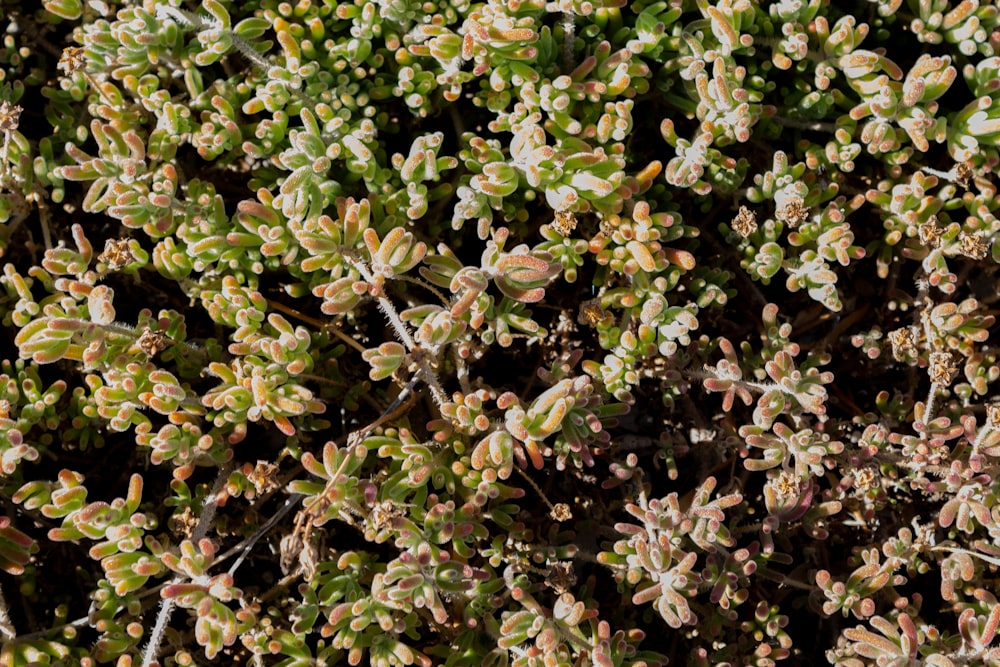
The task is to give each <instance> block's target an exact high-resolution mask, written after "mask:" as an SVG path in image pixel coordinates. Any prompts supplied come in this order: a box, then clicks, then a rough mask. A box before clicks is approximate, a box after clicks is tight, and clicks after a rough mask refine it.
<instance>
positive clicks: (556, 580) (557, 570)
mask: <svg viewBox="0 0 1000 667" xmlns="http://www.w3.org/2000/svg"><path fill="white" fill-rule="evenodd" d="M545 583H546V584H548V585H549V586H550V587H551V588H552V590H554V591H556V592H557V593H559V594H560V595H561V594H563V593H566V592H567V591H569V589H570V588H572V587H573V586H574V585H576V572H574V571H573V563H572V561H556V562H555V563H552V564H551V565H549V571H548V572H547V573H546V579H545Z"/></svg>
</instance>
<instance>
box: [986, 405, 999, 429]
mask: <svg viewBox="0 0 1000 667" xmlns="http://www.w3.org/2000/svg"><path fill="white" fill-rule="evenodd" d="M986 423H987V424H989V425H990V426H991V427H993V428H995V429H1000V401H993V402H991V403H987V404H986Z"/></svg>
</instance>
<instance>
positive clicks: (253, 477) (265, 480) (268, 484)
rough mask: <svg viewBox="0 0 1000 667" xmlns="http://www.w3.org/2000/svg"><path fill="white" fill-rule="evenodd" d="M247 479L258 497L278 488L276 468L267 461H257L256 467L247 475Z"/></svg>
mask: <svg viewBox="0 0 1000 667" xmlns="http://www.w3.org/2000/svg"><path fill="white" fill-rule="evenodd" d="M247 479H248V480H250V482H251V483H252V484H253V485H254V488H255V489H257V494H258V495H263V494H265V493H270V492H271V491H273V490H274V489H276V488H278V486H280V484H279V483H278V466H276V465H275V464H273V463H270V462H269V461H257V465H255V466H254V468H253V470H252V471H251V472H250V474H249V475H247Z"/></svg>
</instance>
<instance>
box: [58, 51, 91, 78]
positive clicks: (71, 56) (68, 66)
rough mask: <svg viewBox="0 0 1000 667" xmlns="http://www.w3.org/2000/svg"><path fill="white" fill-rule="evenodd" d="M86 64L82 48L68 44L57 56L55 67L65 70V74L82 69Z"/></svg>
mask: <svg viewBox="0 0 1000 667" xmlns="http://www.w3.org/2000/svg"><path fill="white" fill-rule="evenodd" d="M86 65H87V58H86V57H85V56H84V51H83V48H82V47H80V46H70V47H68V48H66V49H63V52H62V55H61V56H60V57H59V64H58V65H56V67H58V68H59V69H61V70H62V71H64V72H66V74H67V75H70V74H73V73H74V72H80V71H82V70H83V68H84V67H86Z"/></svg>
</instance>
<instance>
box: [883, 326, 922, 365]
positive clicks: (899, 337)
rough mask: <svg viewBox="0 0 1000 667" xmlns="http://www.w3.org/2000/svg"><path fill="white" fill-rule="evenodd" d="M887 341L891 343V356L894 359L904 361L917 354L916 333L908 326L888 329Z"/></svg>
mask: <svg viewBox="0 0 1000 667" xmlns="http://www.w3.org/2000/svg"><path fill="white" fill-rule="evenodd" d="M889 343H890V344H891V345H892V357H893V358H894V359H895V360H896V361H906V360H907V359H908V358H909V357H912V356H913V355H915V354H917V340H916V335H915V334H914V332H913V329H912V328H910V327H904V328H902V329H896V330H895V331H890V332H889Z"/></svg>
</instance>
